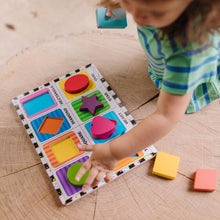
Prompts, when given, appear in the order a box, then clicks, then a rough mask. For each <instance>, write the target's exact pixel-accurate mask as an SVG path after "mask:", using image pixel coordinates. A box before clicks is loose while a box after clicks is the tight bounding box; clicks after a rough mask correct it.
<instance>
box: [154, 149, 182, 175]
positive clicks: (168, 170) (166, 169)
mask: <svg viewBox="0 0 220 220" xmlns="http://www.w3.org/2000/svg"><path fill="white" fill-rule="evenodd" d="M179 160H180V158H179V157H178V156H174V155H172V154H168V153H164V152H157V156H156V159H155V162H154V166H153V171H152V173H153V174H155V175H158V176H161V177H164V178H167V179H175V177H176V174H177V169H178V165H179Z"/></svg>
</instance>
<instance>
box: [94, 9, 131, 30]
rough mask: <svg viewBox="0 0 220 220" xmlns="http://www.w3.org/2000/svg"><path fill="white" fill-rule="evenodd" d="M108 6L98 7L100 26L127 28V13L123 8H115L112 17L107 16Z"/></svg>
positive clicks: (97, 13)
mask: <svg viewBox="0 0 220 220" xmlns="http://www.w3.org/2000/svg"><path fill="white" fill-rule="evenodd" d="M106 11H107V8H97V9H96V22H97V27H98V28H125V27H127V18H126V13H125V11H124V10H123V9H122V8H118V9H115V10H114V11H113V14H112V16H111V17H107V16H106Z"/></svg>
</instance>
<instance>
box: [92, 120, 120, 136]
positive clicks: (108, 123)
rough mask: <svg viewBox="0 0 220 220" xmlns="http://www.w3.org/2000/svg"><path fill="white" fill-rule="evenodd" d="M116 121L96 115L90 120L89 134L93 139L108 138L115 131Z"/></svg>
mask: <svg viewBox="0 0 220 220" xmlns="http://www.w3.org/2000/svg"><path fill="white" fill-rule="evenodd" d="M116 125H117V121H114V120H110V119H108V118H105V117H103V116H96V117H95V118H93V120H92V127H91V134H92V137H93V138H95V139H103V140H105V139H108V138H109V137H110V136H111V135H112V134H113V133H114V132H115V131H116Z"/></svg>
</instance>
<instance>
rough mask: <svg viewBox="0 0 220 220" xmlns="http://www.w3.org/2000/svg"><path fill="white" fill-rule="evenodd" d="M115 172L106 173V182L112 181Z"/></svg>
mask: <svg viewBox="0 0 220 220" xmlns="http://www.w3.org/2000/svg"><path fill="white" fill-rule="evenodd" d="M112 175H113V171H109V172H107V173H106V176H105V178H104V180H105V182H106V183H108V182H110V180H111V179H112Z"/></svg>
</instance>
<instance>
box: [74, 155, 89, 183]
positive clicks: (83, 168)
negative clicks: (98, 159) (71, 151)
mask: <svg viewBox="0 0 220 220" xmlns="http://www.w3.org/2000/svg"><path fill="white" fill-rule="evenodd" d="M90 168H91V159H90V158H89V159H88V160H87V161H86V162H85V163H84V164H83V165H82V166H81V168H80V169H79V171H78V173H77V174H76V177H75V180H76V181H80V179H81V178H82V176H83V175H84V174H85V172H86V171H87V170H88V169H90Z"/></svg>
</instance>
